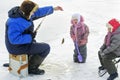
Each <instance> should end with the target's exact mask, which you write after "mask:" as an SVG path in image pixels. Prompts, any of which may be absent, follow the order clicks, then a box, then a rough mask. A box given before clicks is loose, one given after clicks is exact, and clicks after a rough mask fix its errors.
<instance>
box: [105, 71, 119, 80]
mask: <svg viewBox="0 0 120 80" xmlns="http://www.w3.org/2000/svg"><path fill="white" fill-rule="evenodd" d="M117 77H118V73H117V72H115V73H113V74H110V76H109V77H108V79H107V80H114V79H115V78H117Z"/></svg>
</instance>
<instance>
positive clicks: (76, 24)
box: [70, 14, 89, 63]
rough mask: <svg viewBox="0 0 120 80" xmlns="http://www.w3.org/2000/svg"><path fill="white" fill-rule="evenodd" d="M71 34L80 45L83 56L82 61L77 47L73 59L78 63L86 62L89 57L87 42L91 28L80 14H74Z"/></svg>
mask: <svg viewBox="0 0 120 80" xmlns="http://www.w3.org/2000/svg"><path fill="white" fill-rule="evenodd" d="M71 24H72V25H71V27H70V36H71V38H72V40H73V42H74V44H75V42H76V43H77V45H78V50H79V52H80V54H81V56H82V62H80V61H79V60H78V57H77V56H78V51H77V49H76V48H75V49H74V54H73V61H74V62H77V63H85V62H86V58H87V45H86V44H87V42H88V35H89V28H88V26H87V25H86V24H85V23H84V19H83V17H82V16H81V15H80V14H73V15H72V19H71Z"/></svg>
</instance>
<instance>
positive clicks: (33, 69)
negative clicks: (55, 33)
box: [28, 55, 45, 75]
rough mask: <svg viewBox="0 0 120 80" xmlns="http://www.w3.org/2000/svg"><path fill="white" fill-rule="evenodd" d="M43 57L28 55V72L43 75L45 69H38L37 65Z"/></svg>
mask: <svg viewBox="0 0 120 80" xmlns="http://www.w3.org/2000/svg"><path fill="white" fill-rule="evenodd" d="M44 59H45V58H43V57H41V56H39V55H32V56H31V55H30V56H29V66H28V72H29V74H36V75H43V74H44V73H45V71H44V70H42V69H39V66H40V65H41V63H42V62H43V60H44Z"/></svg>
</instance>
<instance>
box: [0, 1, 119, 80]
mask: <svg viewBox="0 0 120 80" xmlns="http://www.w3.org/2000/svg"><path fill="white" fill-rule="evenodd" d="M22 1H23V0H3V1H2V2H1V3H0V34H1V39H0V56H1V57H0V80H106V79H107V77H108V74H106V75H105V76H103V77H99V76H98V70H97V69H98V66H99V65H100V64H99V60H98V56H97V52H98V50H99V47H100V46H101V44H102V43H103V39H104V36H105V34H106V27H105V24H106V22H107V21H108V20H109V19H111V18H117V19H119V18H120V0H33V1H35V2H37V3H38V4H39V6H40V7H42V6H48V5H53V6H57V5H60V6H62V7H63V9H64V11H62V12H60V11H57V12H55V13H54V14H52V15H49V16H47V17H46V19H45V21H44V22H43V24H42V27H41V28H40V30H39V31H38V34H37V37H36V39H37V41H38V42H46V43H49V44H50V46H51V51H50V54H49V55H48V57H47V58H46V59H45V61H44V62H43V64H42V65H41V66H40V68H42V69H44V70H45V71H46V73H45V75H34V76H28V77H27V78H22V79H20V78H18V77H16V76H14V75H12V74H10V73H9V71H8V68H5V67H3V66H2V65H3V63H6V62H8V61H9V60H8V52H7V50H6V47H5V38H4V36H5V21H6V20H7V12H8V10H9V9H11V8H12V7H13V6H15V5H20V4H21V2H22ZM73 13H80V14H81V15H83V16H84V18H85V23H86V24H87V25H88V26H89V29H90V35H89V42H88V45H87V48H88V55H87V62H86V63H85V64H77V63H74V62H73V60H72V55H73V49H74V45H73V42H72V40H71V38H70V35H69V28H70V19H71V15H72V14H73ZM40 21H41V19H39V20H37V21H35V26H37V25H38V24H39V22H40ZM63 38H64V40H65V42H64V44H61V41H62V39H63ZM119 65H120V64H118V66H119ZM118 73H119V74H120V68H119V67H118ZM116 80H120V78H118V79H116Z"/></svg>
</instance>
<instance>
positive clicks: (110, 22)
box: [108, 18, 120, 32]
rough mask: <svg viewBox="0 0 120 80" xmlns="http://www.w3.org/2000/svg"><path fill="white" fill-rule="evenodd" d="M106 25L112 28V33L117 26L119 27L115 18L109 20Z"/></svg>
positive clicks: (119, 24)
mask: <svg viewBox="0 0 120 80" xmlns="http://www.w3.org/2000/svg"><path fill="white" fill-rule="evenodd" d="M108 24H110V25H111V26H112V27H113V30H112V32H114V31H115V30H116V29H117V28H118V27H119V26H120V23H119V21H118V20H116V19H115V18H113V19H111V20H110V21H109V22H108Z"/></svg>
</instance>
